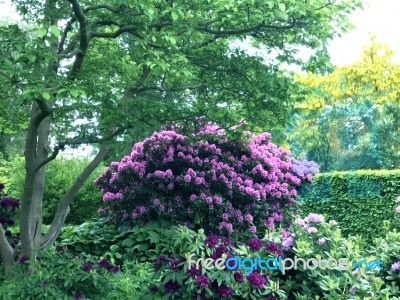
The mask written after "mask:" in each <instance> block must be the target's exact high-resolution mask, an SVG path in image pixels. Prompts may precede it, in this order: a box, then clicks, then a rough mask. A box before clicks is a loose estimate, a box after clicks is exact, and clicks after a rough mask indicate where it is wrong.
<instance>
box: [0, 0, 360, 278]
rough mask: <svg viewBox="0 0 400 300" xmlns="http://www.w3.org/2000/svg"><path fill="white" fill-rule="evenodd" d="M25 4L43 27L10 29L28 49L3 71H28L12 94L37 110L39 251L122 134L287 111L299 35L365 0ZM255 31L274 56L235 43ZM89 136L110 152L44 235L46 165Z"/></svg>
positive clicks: (31, 150) (306, 40)
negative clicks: (199, 118)
mask: <svg viewBox="0 0 400 300" xmlns="http://www.w3.org/2000/svg"><path fill="white" fill-rule="evenodd" d="M14 3H15V5H16V7H17V9H18V11H19V12H20V13H21V14H22V15H23V16H24V18H25V20H26V21H27V22H29V25H30V27H29V28H31V29H30V30H28V31H27V32H26V33H25V32H21V30H20V29H18V28H15V27H3V28H2V30H3V31H4V32H5V36H7V41H6V43H5V44H12V46H13V49H17V51H15V52H12V53H11V55H10V56H4V55H2V66H4V68H3V69H2V70H3V73H4V74H5V75H6V76H5V78H8V79H11V78H14V77H16V78H17V82H18V84H17V87H16V89H15V91H14V92H13V93H12V95H9V97H8V98H7V100H8V101H10V102H12V103H14V104H19V105H20V106H22V107H24V108H27V109H28V111H29V118H28V122H27V129H26V140H25V148H24V158H25V169H26V174H25V180H24V191H23V194H22V199H21V219H20V232H21V249H22V254H23V255H28V256H31V255H33V254H34V253H36V252H37V251H38V250H40V249H42V248H47V247H49V246H50V245H51V244H52V243H53V241H54V240H55V239H56V238H57V236H58V234H59V232H60V229H61V227H62V225H63V223H64V221H65V218H66V216H67V215H68V212H69V205H70V203H71V201H72V199H73V197H74V195H75V194H76V193H77V192H78V191H79V189H80V188H81V187H82V185H83V184H84V182H85V181H86V180H87V178H88V177H89V176H90V174H91V173H92V172H93V170H95V168H96V167H97V166H98V165H99V163H100V162H101V161H102V160H103V159H104V157H105V156H106V155H107V153H109V151H110V149H111V148H112V147H111V146H112V143H111V142H110V141H111V140H112V139H113V138H115V137H116V136H120V137H121V138H124V137H125V138H127V139H128V138H129V139H130V140H132V138H134V137H136V138H137V137H138V136H141V135H143V134H146V132H149V131H150V130H153V129H155V128H157V127H159V126H160V125H161V124H162V123H165V122H168V121H171V120H178V121H179V120H184V119H188V118H193V117H194V116H196V115H204V116H206V117H207V118H208V119H212V120H213V121H216V122H219V121H223V122H219V123H222V124H226V125H227V126H230V125H232V124H234V123H236V122H238V121H239V120H240V119H243V118H245V119H247V118H249V119H250V120H252V123H251V124H249V127H251V126H255V125H256V124H263V125H264V126H266V125H268V124H277V123H279V122H283V121H284V119H285V118H284V117H285V112H286V109H287V108H288V107H290V101H289V97H288V95H287V93H286V91H287V90H288V87H289V86H290V84H291V80H290V78H289V77H287V76H286V75H285V73H284V72H283V71H280V69H279V62H280V61H286V62H289V63H298V64H300V63H301V62H300V61H298V60H296V59H295V53H296V48H297V47H298V46H305V47H308V48H312V49H316V50H318V49H319V48H321V47H323V45H324V44H325V42H326V41H327V40H328V39H330V38H332V37H333V36H334V35H335V33H336V32H338V31H343V30H345V29H346V28H347V26H348V20H347V18H346V15H347V14H348V13H350V12H351V11H352V10H354V9H355V7H359V6H360V2H359V1H356V0H354V1H353V0H341V1H336V2H331V1H321V0H318V1H317V0H316V1H311V2H310V1H308V2H307V3H305V2H302V1H296V2H293V1H292V0H286V1H281V0H280V1H271V0H268V1H266V0H258V1H254V0H244V1H230V0H228V1H226V0H221V1H212V2H209V1H200V0H199V1H194V2H193V1H192V2H187V1H166V0H152V1H142V0H141V1H135V0H133V1H118V0H113V1H107V2H102V1H97V2H96V3H93V2H92V1H85V0H82V1H79V0H68V1H61V0H59V1H57V0H47V1H44V2H36V1H30V0H16V1H14ZM15 30H19V31H18V32H16V33H14V32H13V31H15ZM26 35H27V36H28V39H26V38H25V36H26ZM245 38H250V40H251V41H252V43H253V44H254V45H255V46H259V47H261V46H264V47H266V48H267V49H268V51H272V50H274V51H275V52H276V53H277V54H278V55H277V59H275V60H273V61H271V62H268V63H264V61H263V60H262V59H261V58H258V57H251V56H249V55H247V54H246V53H245V52H244V51H240V50H233V49H232V47H230V44H231V41H232V40H233V39H245ZM2 46H3V44H2ZM7 84H10V83H7ZM14 107H15V105H14V106H12V109H14ZM238 116H240V118H238ZM252 124H254V125H252ZM81 144H96V145H98V147H99V151H98V153H97V155H96V156H95V157H94V158H93V160H92V161H91V162H90V163H89V164H88V165H87V167H86V168H85V169H84V170H83V172H82V173H81V174H80V175H79V176H78V178H77V180H76V181H75V183H74V184H73V185H72V186H71V188H70V189H69V190H68V192H67V193H66V194H65V195H64V196H62V197H61V199H60V201H59V204H58V206H57V209H56V212H55V216H54V219H53V220H52V222H51V226H50V229H49V231H48V232H47V233H46V234H45V235H42V233H41V231H40V228H41V224H42V199H43V192H44V187H45V165H46V164H48V163H50V162H51V161H52V160H54V159H55V158H56V157H57V155H58V154H59V152H60V151H62V150H64V149H65V148H66V147H76V146H78V145H81ZM0 250H1V253H2V258H3V261H8V262H9V261H10V259H12V258H13V257H14V256H15V255H14V254H15V253H12V252H13V251H14V250H13V249H12V248H11V247H10V245H8V244H7V241H6V239H5V237H4V230H2V228H0ZM16 254H18V253H16ZM4 265H10V264H9V263H8V264H4ZM6 272H9V270H6Z"/></svg>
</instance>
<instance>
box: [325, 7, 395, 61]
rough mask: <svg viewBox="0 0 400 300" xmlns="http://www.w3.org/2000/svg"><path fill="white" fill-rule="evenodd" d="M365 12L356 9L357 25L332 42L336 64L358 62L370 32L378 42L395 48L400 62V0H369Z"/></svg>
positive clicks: (352, 16)
mask: <svg viewBox="0 0 400 300" xmlns="http://www.w3.org/2000/svg"><path fill="white" fill-rule="evenodd" d="M366 2H367V4H366V5H365V7H364V11H356V12H354V13H353V14H352V15H351V16H350V20H351V21H352V23H353V24H354V25H355V26H356V28H355V29H354V30H353V31H351V32H349V33H348V34H346V35H344V36H342V37H341V38H337V39H335V40H334V41H332V42H331V43H330V47H329V53H330V55H331V58H332V63H333V64H334V65H348V64H351V63H353V62H354V61H356V60H357V59H358V58H359V57H360V55H361V52H362V50H363V48H362V46H363V45H366V44H368V43H369V37H368V33H372V34H374V35H375V36H376V41H377V42H378V43H385V44H388V45H389V46H390V47H391V48H392V49H394V50H395V51H396V55H395V58H394V60H395V61H396V62H397V63H400V55H399V54H400V1H399V0H368V1H366Z"/></svg>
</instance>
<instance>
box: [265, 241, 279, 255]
mask: <svg viewBox="0 0 400 300" xmlns="http://www.w3.org/2000/svg"><path fill="white" fill-rule="evenodd" d="M278 250H279V247H278V244H277V243H274V242H270V243H268V245H267V251H269V252H273V253H278Z"/></svg>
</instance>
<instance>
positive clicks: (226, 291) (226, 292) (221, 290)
mask: <svg viewBox="0 0 400 300" xmlns="http://www.w3.org/2000/svg"><path fill="white" fill-rule="evenodd" d="M218 295H219V296H220V297H221V298H229V297H231V296H232V295H233V289H232V288H230V287H229V286H226V285H224V284H221V285H220V286H219V287H218Z"/></svg>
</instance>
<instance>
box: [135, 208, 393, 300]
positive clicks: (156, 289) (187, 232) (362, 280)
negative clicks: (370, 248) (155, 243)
mask: <svg viewBox="0 0 400 300" xmlns="http://www.w3.org/2000/svg"><path fill="white" fill-rule="evenodd" d="M310 228H312V229H313V230H309V229H310ZM292 230H293V231H292V232H291V233H289V232H288V231H286V230H282V231H278V230H276V231H274V232H270V233H268V234H267V235H266V236H264V237H263V238H262V239H258V238H250V239H242V240H241V242H235V241H233V240H231V239H230V238H229V237H226V236H216V235H208V236H206V235H205V233H204V231H203V230H201V229H200V230H198V231H197V232H195V231H193V230H191V229H189V228H187V227H182V226H181V227H178V228H177V229H176V230H175V232H174V233H173V234H171V236H170V246H169V247H168V248H167V247H163V248H162V252H161V254H160V255H159V256H158V257H157V258H156V259H155V260H154V261H153V265H154V271H155V273H154V278H156V279H157V280H158V281H159V283H158V284H155V285H152V286H150V289H149V290H148V291H147V293H145V295H143V296H142V299H270V300H275V299H296V300H308V299H371V300H372V299H397V298H390V297H396V296H400V294H399V292H398V288H397V289H396V287H395V285H391V283H390V282H389V281H386V282H385V281H384V279H383V278H382V273H380V272H378V271H372V270H366V269H363V268H360V269H358V268H357V266H356V267H354V266H353V265H352V262H353V261H357V262H358V261H359V260H361V259H365V260H366V261H371V260H375V259H380V260H382V258H381V257H380V256H379V255H377V254H374V253H370V254H366V253H365V252H363V251H362V247H361V246H360V241H359V240H358V239H356V238H349V239H346V238H344V237H343V236H342V235H341V231H340V228H339V226H338V225H337V223H336V222H335V221H333V220H332V221H330V222H326V221H325V220H324V218H323V216H322V215H317V214H311V215H309V216H308V217H306V218H304V219H296V222H295V224H294V225H293V227H292ZM191 254H192V255H191ZM189 255H191V257H190V260H191V264H190V266H191V268H189V261H188V258H189ZM236 255H237V256H240V257H241V258H242V259H243V258H246V257H249V258H255V257H257V256H261V257H262V258H263V259H264V260H267V259H268V258H272V257H274V258H276V259H279V257H278V256H281V257H282V258H292V259H293V258H294V257H295V256H296V258H297V259H298V260H300V259H304V260H308V259H310V258H314V259H315V258H316V259H322V260H328V259H336V261H338V260H339V258H347V259H348V262H349V263H348V265H347V269H344V270H332V269H330V268H327V267H325V269H322V268H319V269H314V270H311V269H312V268H310V269H304V267H303V265H302V263H300V264H299V268H297V269H291V270H286V272H285V273H284V272H282V270H281V269H280V268H279V266H278V268H277V270H268V269H266V270H260V269H255V268H254V266H252V264H250V263H246V264H244V265H242V266H244V268H242V269H237V268H234V266H232V269H233V270H228V269H224V270H218V269H216V268H214V269H209V268H206V267H205V266H204V265H202V264H201V263H200V265H199V268H198V267H197V266H196V264H195V261H196V260H197V259H199V258H203V259H205V258H213V259H214V260H216V259H218V258H223V259H224V260H226V259H228V258H230V257H233V256H236ZM223 265H225V263H223ZM270 266H271V265H270ZM325 266H326V264H325ZM330 266H332V265H330Z"/></svg>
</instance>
